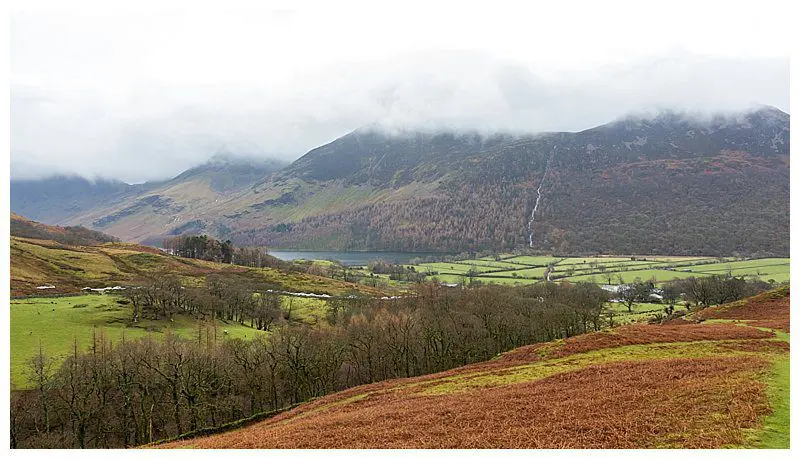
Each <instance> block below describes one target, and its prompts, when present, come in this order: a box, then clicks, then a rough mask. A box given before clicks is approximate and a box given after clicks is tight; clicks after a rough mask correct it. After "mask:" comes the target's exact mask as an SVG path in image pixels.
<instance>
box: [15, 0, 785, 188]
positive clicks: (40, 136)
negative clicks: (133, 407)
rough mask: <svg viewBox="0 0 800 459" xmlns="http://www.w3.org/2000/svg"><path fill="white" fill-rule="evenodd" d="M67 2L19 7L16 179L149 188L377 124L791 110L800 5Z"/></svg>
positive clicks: (564, 126) (584, 122)
mask: <svg viewBox="0 0 800 459" xmlns="http://www.w3.org/2000/svg"><path fill="white" fill-rule="evenodd" d="M68 3H69V4H68V5H67V6H63V5H59V4H58V3H52V2H47V3H46V4H42V3H41V2H30V1H26V2H19V3H17V5H16V6H13V7H12V10H11V39H10V44H11V78H10V79H11V141H12V145H11V146H12V155H11V163H12V171H11V172H12V178H32V177H40V176H43V175H48V174H52V173H77V174H80V175H83V176H87V177H93V176H102V177H107V178H118V179H122V180H125V181H128V182H141V181H144V180H151V179H160V178H166V177H169V176H174V175H176V174H177V173H179V172H181V171H182V170H184V169H186V168H188V167H191V166H193V165H196V164H198V163H201V162H203V161H205V160H207V159H208V158H209V157H211V156H212V155H213V154H214V153H215V152H218V151H228V152H233V153H238V154H243V155H250V156H272V157H279V158H284V159H287V160H291V159H295V158H297V157H299V156H301V155H302V154H304V153H305V152H306V151H308V150H309V149H311V148H313V147H316V146H319V145H321V144H324V143H327V142H329V141H331V140H333V139H335V138H336V137H339V136H341V135H344V134H346V133H348V132H350V131H352V130H353V129H356V128H358V127H361V126H364V125H369V124H374V123H378V124H380V125H382V126H386V127H389V128H392V129H394V128H398V127H399V128H404V129H428V130H431V129H441V128H451V129H477V130H479V131H482V132H491V131H498V130H504V131H516V132H540V131H550V130H570V131H575V130H581V129H586V128H589V127H592V126H595V125H597V124H601V123H604V122H607V121H610V120H612V119H614V118H616V117H619V116H622V115H624V114H626V113H628V112H631V111H641V110H651V109H661V108H675V109H688V110H695V111H726V110H739V109H745V108H748V107H752V106H753V104H758V103H763V104H769V105H773V106H776V107H778V108H780V109H782V110H784V111H787V112H788V111H789V54H790V36H789V34H790V30H791V27H792V24H791V23H790V22H789V21H790V20H789V17H790V14H789V9H788V4H789V3H788V2H787V1H770V0H766V1H765V0H761V1H759V2H749V3H748V4H746V5H738V4H736V3H725V4H724V5H725V6H724V8H720V7H718V6H717V5H718V4H717V2H708V4H707V5H706V4H704V2H700V1H697V0H695V1H690V2H681V1H663V2H641V1H635V2H622V1H618V2H617V1H608V0H606V1H602V2H597V1H593V2H576V1H558V2H550V3H553V4H544V2H536V3H537V8H532V7H530V6H529V5H528V4H529V3H531V2H503V1H496V0H493V1H491V2H481V4H482V5H483V7H482V8H477V7H471V6H469V7H468V6H465V5H459V3H453V4H449V3H442V4H441V5H440V6H439V4H438V3H437V2H433V1H426V2H420V3H419V4H415V3H414V2H396V3H395V5H396V6H395V7H393V8H390V9H389V8H386V7H382V8H378V7H376V6H370V5H371V3H366V4H356V3H353V4H351V3H350V2H347V1H337V2H329V3H333V4H335V6H336V8H335V9H334V8H332V7H331V6H329V5H327V4H326V3H320V4H315V3H308V4H307V3H305V2H299V3H298V2H277V3H275V4H269V5H267V3H266V2H258V3H250V2H232V1H228V2H219V3H218V5H222V4H224V5H226V6H225V8H224V9H221V8H219V7H212V6H211V5H209V4H205V3H203V2H191V3H189V4H183V6H184V7H183V8H178V7H177V6H181V4H176V7H170V9H166V8H167V7H165V6H164V5H165V4H166V3H167V2H164V1H160V2H153V3H151V2H149V1H136V2H130V5H129V6H128V7H124V8H121V7H116V8H109V7H108V6H104V3H102V2H101V3H96V2H89V3H86V4H84V3H85V2H74V1H71V2H68ZM540 3H541V5H538V4H540ZM520 5H528V6H525V7H524V8H520ZM188 6H191V7H188Z"/></svg>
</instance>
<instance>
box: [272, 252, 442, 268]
mask: <svg viewBox="0 0 800 459" xmlns="http://www.w3.org/2000/svg"><path fill="white" fill-rule="evenodd" d="M269 254H270V255H272V256H274V257H277V258H280V259H281V260H286V261H292V260H334V261H338V262H339V263H341V264H343V265H347V266H364V265H366V264H367V263H369V262H370V260H377V259H381V260H384V261H388V262H389V263H395V264H405V263H409V262H410V261H411V260H412V259H414V258H425V257H430V256H441V255H446V254H442V253H424V252H300V251H297V252H292V251H270V252H269Z"/></svg>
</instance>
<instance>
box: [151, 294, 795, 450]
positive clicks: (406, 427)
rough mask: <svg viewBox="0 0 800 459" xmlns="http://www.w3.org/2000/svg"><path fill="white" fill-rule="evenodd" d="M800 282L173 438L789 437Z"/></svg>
mask: <svg viewBox="0 0 800 459" xmlns="http://www.w3.org/2000/svg"><path fill="white" fill-rule="evenodd" d="M788 295H789V291H788V288H783V289H779V290H776V291H773V292H767V293H764V294H761V295H759V296H757V297H754V298H751V299H748V300H743V301H739V302H735V303H731V304H729V305H722V306H720V307H715V308H708V309H704V310H702V311H700V312H697V313H692V315H690V316H689V317H688V320H685V321H682V323H669V324H664V325H646V324H633V325H624V326H621V327H617V328H614V329H611V330H605V331H601V332H596V333H589V334H585V335H581V336H576V337H572V338H568V339H566V340H556V341H552V342H549V343H542V344H535V345H531V346H525V347H521V348H518V349H515V350H512V351H510V352H507V353H505V354H501V355H500V356H499V357H497V358H495V359H493V360H490V361H487V362H483V363H478V364H474V365H468V366H465V367H461V368H456V369H453V370H449V371H445V372H442V373H438V374H433V375H426V376H420V377H415V378H406V379H400V380H389V381H384V382H380V383H376V384H371V385H366V386H359V387H355V388H352V389H348V390H346V391H342V392H339V393H336V394H331V395H329V396H326V397H322V398H320V399H317V400H314V401H311V402H308V403H305V404H303V405H301V406H299V407H297V408H295V409H293V410H291V411H288V412H285V413H282V414H280V415H278V416H276V417H274V418H272V419H267V420H264V421H260V422H257V423H255V424H252V425H250V426H247V427H244V428H242V429H239V430H232V431H229V432H224V433H220V434H216V435H210V436H206V437H198V438H193V439H188V440H183V441H178V442H173V443H168V444H165V445H161V446H163V447H168V448H169V447H173V448H731V447H745V448H788V447H789V404H788V401H789V363H788V362H789V346H788V330H789V296H788ZM695 316H696V317H695ZM701 318H702V319H705V322H703V323H695V322H694V320H693V319H701ZM678 320H679V321H681V319H678ZM443 419H447V420H451V422H442V420H443Z"/></svg>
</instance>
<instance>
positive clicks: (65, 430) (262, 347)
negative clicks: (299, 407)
mask: <svg viewBox="0 0 800 459" xmlns="http://www.w3.org/2000/svg"><path fill="white" fill-rule="evenodd" d="M175 287H176V286H175V285H172V286H170V287H169V288H172V289H173V290H172V291H171V292H170V293H168V294H164V295H162V298H161V299H159V300H141V299H137V300H136V301H138V302H139V303H138V305H137V308H139V311H140V312H139V314H141V315H144V314H152V315H153V316H154V317H161V318H165V317H168V314H169V313H168V312H160V311H162V310H163V309H164V308H166V309H167V310H168V309H170V308H174V309H175V310H176V311H177V310H181V311H183V312H181V313H185V314H194V315H198V314H199V317H203V318H206V319H207V320H199V321H198V323H199V324H203V323H205V324H207V325H205V326H203V325H199V326H198V331H197V334H196V336H195V337H193V338H192V339H186V338H180V337H178V336H175V335H173V334H171V333H166V334H165V335H164V336H163V338H161V339H155V338H153V337H152V336H151V337H147V338H144V339H139V340H123V341H122V342H118V343H111V342H110V341H109V340H108V339H106V338H105V337H104V336H103V335H102V333H99V334H97V336H96V337H95V339H94V343H93V345H92V346H91V347H90V348H89V349H88V350H86V351H84V350H81V349H79V348H78V347H77V345H76V346H75V347H74V349H73V353H72V356H70V357H69V358H68V359H67V360H66V361H65V362H64V363H63V364H62V365H61V366H60V367H58V368H55V367H54V364H53V360H52V359H51V358H49V357H48V356H47V355H46V353H45V352H44V351H41V352H40V353H39V355H37V356H36V357H35V358H34V359H32V360H31V362H30V365H29V373H28V375H29V381H30V384H31V386H30V389H28V390H25V391H17V392H14V393H13V394H12V400H11V444H12V447H14V448H40V447H42V448H44V447H60V448H73V447H74V448H111V447H128V446H134V445H140V444H143V443H148V442H152V441H155V440H159V439H164V438H170V437H173V436H175V435H178V434H180V433H184V432H187V431H192V430H195V429H198V428H203V427H209V426H219V425H221V424H224V423H227V422H230V421H234V420H238V419H242V418H244V417H247V416H250V415H252V414H254V413H260V412H265V411H272V410H275V409H279V408H282V407H286V406H289V405H292V404H295V403H298V402H302V401H306V400H309V399H310V398H313V397H318V396H322V395H325V394H329V393H331V392H334V391H339V390H342V389H345V388H348V387H352V386H356V385H360V384H366V383H372V382H377V381H381V380H385V379H391V378H399V377H411V376H418V375H423V374H429V373H434V372H438V371H443V370H447V369H450V368H454V367H458V366H462V365H466V364H469V363H473V362H479V361H485V360H487V359H490V358H492V357H494V356H496V355H498V354H499V353H501V352H504V351H508V350H510V349H513V348H515V347H519V346H522V345H526V344H531V343H537V342H544V341H550V340H553V339H556V338H566V337H569V336H574V335H577V334H581V333H585V332H588V331H594V330H599V329H601V328H603V327H605V326H606V325H607V322H606V318H605V316H604V314H603V309H604V308H603V306H604V304H605V302H606V301H607V299H608V297H607V293H606V292H605V291H603V290H602V289H600V288H598V287H597V286H595V285H591V284H573V285H570V284H563V285H562V284H554V283H543V284H536V285H531V286H525V287H500V286H486V287H480V288H475V289H463V290H462V289H450V288H444V287H440V286H437V285H435V284H421V285H418V286H417V287H416V291H415V294H414V295H412V296H409V297H406V298H402V299H396V300H380V299H372V298H358V297H343V298H336V299H331V300H330V301H328V303H327V312H326V320H325V321H324V322H322V323H320V324H318V325H316V326H309V325H297V324H293V323H291V322H288V321H286V320H284V318H283V317H281V316H280V315H278V316H276V317H273V320H272V322H271V326H270V327H267V328H269V329H270V333H266V334H259V335H257V336H256V337H255V338H254V339H252V340H241V339H229V338H226V337H225V335H224V334H218V333H217V330H216V328H215V325H214V324H216V323H217V322H216V321H212V320H211V318H213V317H216V318H222V319H224V320H234V321H242V320H243V319H242V318H243V317H245V318H246V317H249V316H248V314H249V315H253V313H252V312H242V311H246V310H247V308H248V307H251V306H252V305H253V304H258V302H259V301H260V300H254V301H255V303H250V302H249V300H243V304H249V305H250V306H231V304H232V303H235V302H236V301H237V300H236V299H235V297H234V294H233V293H231V292H228V293H220V292H216V293H215V289H223V290H224V289H225V288H226V287H225V286H224V285H217V286H216V287H215V285H214V282H213V280H212V281H211V282H209V286H208V287H207V288H206V289H205V290H207V292H204V293H203V294H202V295H201V294H199V293H198V292H192V291H190V292H188V293H187V292H186V290H187V289H179V288H178V289H175ZM163 288H165V286H164V285H163V284H162V285H161V286H160V287H157V286H150V287H147V288H146V289H144V290H147V289H151V290H152V292H156V291H159V289H163ZM178 290H183V291H182V293H178ZM140 291H142V289H140ZM136 295H139V294H138V293H137V294H134V295H133V296H136ZM146 295H149V294H142V297H145V296H146ZM249 296H251V297H253V298H256V297H260V296H261V295H259V294H256V295H253V294H252V293H250V294H249ZM265 297H268V296H265ZM215 298H216V299H215ZM131 301H133V298H131ZM219 304H225V305H226V306H224V307H222V309H221V310H216V309H215V308H216V307H218V305H219ZM187 305H193V306H189V307H188V308H187ZM265 308H266V309H268V310H269V311H272V312H276V311H277V309H278V308H277V307H275V304H274V303H272V304H269V305H265ZM173 313H176V312H173ZM267 320H268V319H267ZM244 322H245V323H247V322H248V320H247V319H244Z"/></svg>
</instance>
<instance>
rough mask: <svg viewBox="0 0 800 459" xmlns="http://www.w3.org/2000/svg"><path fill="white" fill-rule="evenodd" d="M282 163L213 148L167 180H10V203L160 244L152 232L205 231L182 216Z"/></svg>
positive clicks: (55, 220)
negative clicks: (132, 182) (197, 162)
mask: <svg viewBox="0 0 800 459" xmlns="http://www.w3.org/2000/svg"><path fill="white" fill-rule="evenodd" d="M283 166H285V163H283V162H282V161H279V160H275V159H267V160H256V159H248V158H241V157H236V156H233V155H230V154H218V155H216V156H214V157H213V158H211V159H210V160H209V161H208V162H206V163H205V164H201V165H199V166H197V167H194V168H192V169H189V170H187V171H185V172H183V173H181V174H180V175H178V176H177V177H174V178H172V179H170V180H165V181H158V182H147V183H144V184H138V185H128V184H126V183H123V182H120V181H107V180H97V181H89V180H87V179H84V178H80V177H62V176H56V177H52V178H48V179H44V180H25V181H14V180H12V181H11V209H12V211H14V212H17V213H19V214H23V215H25V216H27V217H30V218H33V219H37V220H40V221H42V222H45V223H49V224H62V225H63V224H69V225H82V226H86V227H89V228H94V229H97V230H101V231H103V232H106V233H108V234H114V235H118V236H120V238H121V239H124V240H128V241H135V242H144V243H154V244H158V245H160V241H161V238H153V237H152V236H159V235H163V234H170V235H175V234H184V233H198V232H203V231H205V230H206V222H204V221H202V220H197V219H196V218H188V219H185V220H184V217H185V216H186V215H190V216H194V215H195V213H199V214H202V213H203V212H204V209H205V208H208V207H213V206H214V205H215V204H217V203H219V202H220V201H223V200H226V199H228V198H229V197H230V196H232V195H235V194H237V193H239V192H241V191H242V190H244V189H247V188H248V187H250V186H252V185H253V184H254V183H255V182H257V181H260V180H263V178H264V177H265V176H268V175H269V174H271V173H273V172H275V171H277V170H279V169H280V168H281V167H283ZM165 228H168V229H167V230H165ZM215 234H219V233H215Z"/></svg>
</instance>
